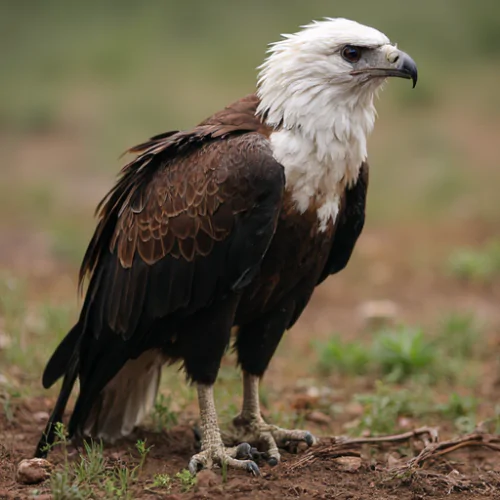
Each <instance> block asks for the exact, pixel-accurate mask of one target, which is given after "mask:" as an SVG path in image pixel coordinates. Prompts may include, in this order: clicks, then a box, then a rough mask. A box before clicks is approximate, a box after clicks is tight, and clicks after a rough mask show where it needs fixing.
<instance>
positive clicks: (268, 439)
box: [231, 415, 318, 466]
mask: <svg viewBox="0 0 500 500" xmlns="http://www.w3.org/2000/svg"><path fill="white" fill-rule="evenodd" d="M233 426H234V431H233V433H231V438H232V439H234V440H235V441H236V442H242V441H243V442H250V443H254V444H256V445H257V444H262V445H264V446H265V448H266V451H265V452H264V453H260V455H261V456H263V458H266V459H267V462H268V464H269V465H273V466H274V465H277V464H278V463H279V462H280V460H281V455H280V452H279V450H278V446H279V447H285V446H287V445H288V444H289V443H292V442H295V443H297V442H304V443H306V444H307V446H313V445H314V444H316V443H317V442H318V440H317V439H316V438H315V437H314V436H313V435H312V434H311V433H310V432H309V431H304V430H297V429H293V430H288V429H282V428H281V427H278V426H277V425H271V424H268V423H267V422H265V421H264V419H263V418H262V417H261V416H260V415H258V416H250V417H247V416H243V415H239V416H237V417H236V418H235V419H234V420H233ZM254 450H255V449H254V448H252V449H251V451H250V452H251V453H252V456H253V458H257V456H258V455H259V453H255V451H254Z"/></svg>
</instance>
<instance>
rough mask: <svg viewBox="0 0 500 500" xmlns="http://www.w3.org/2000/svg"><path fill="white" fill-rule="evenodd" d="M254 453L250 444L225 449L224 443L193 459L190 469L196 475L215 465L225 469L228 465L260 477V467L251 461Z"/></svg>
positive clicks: (190, 462)
mask: <svg viewBox="0 0 500 500" xmlns="http://www.w3.org/2000/svg"><path fill="white" fill-rule="evenodd" d="M252 451H253V450H252V448H251V446H250V445H249V444H248V443H242V444H240V445H238V446H234V447H232V448H225V447H224V445H223V444H222V442H220V443H216V444H212V445H209V446H208V447H207V448H206V449H205V450H203V451H201V452H200V453H197V454H196V455H193V457H191V460H190V461H189V465H188V469H189V472H191V474H193V475H194V474H196V473H197V472H198V471H200V470H201V469H212V468H213V467H214V466H215V465H218V466H219V467H223V466H224V464H226V466H227V467H231V468H233V469H240V470H246V471H247V472H250V473H251V474H252V475H253V476H259V475H260V470H259V467H258V466H257V464H256V463H255V462H254V461H253V460H251V458H252Z"/></svg>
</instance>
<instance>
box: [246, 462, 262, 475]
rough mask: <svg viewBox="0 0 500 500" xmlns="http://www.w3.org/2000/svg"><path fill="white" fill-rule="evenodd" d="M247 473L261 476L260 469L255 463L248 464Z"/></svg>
mask: <svg viewBox="0 0 500 500" xmlns="http://www.w3.org/2000/svg"><path fill="white" fill-rule="evenodd" d="M247 471H248V472H250V474H252V476H255V477H258V476H260V469H259V467H258V465H257V464H256V463H255V462H248V464H247Z"/></svg>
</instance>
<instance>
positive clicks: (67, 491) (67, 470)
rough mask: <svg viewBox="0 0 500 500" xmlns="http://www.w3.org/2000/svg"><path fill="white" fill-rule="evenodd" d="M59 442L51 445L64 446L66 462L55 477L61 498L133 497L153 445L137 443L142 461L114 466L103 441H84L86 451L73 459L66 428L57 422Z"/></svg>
mask: <svg viewBox="0 0 500 500" xmlns="http://www.w3.org/2000/svg"><path fill="white" fill-rule="evenodd" d="M55 436H56V439H55V442H54V444H52V445H51V446H50V448H52V447H54V446H56V445H60V446H62V450H63V463H62V464H61V466H59V467H58V468H57V470H56V471H55V472H54V473H53V474H52V477H51V483H50V485H51V493H52V496H53V498H54V499H57V500H63V499H64V500H65V499H70V500H82V499H83V500H87V499H91V498H97V497H101V496H102V494H104V495H105V496H106V498H123V499H127V500H128V499H131V498H132V492H131V487H132V485H133V484H134V483H135V482H136V481H137V479H138V477H139V474H140V472H141V471H142V469H143V467H144V463H145V461H146V457H147V455H148V453H149V451H150V450H151V446H150V447H147V446H146V441H142V440H139V441H137V442H136V445H135V447H136V450H137V451H138V452H139V463H138V464H137V465H135V466H133V467H127V466H126V465H124V464H119V465H115V466H110V464H109V462H108V460H107V459H106V457H105V456H104V453H103V445H102V442H99V443H97V442H95V441H89V442H84V450H83V452H82V453H80V454H79V457H78V459H77V460H75V461H71V462H70V460H69V455H68V451H67V445H68V441H67V436H66V429H65V428H64V425H63V424H60V423H58V424H56V427H55Z"/></svg>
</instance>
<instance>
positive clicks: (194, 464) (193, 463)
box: [188, 458, 203, 476]
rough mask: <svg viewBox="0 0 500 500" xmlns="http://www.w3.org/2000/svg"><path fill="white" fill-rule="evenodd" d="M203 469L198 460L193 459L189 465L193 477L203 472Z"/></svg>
mask: <svg viewBox="0 0 500 500" xmlns="http://www.w3.org/2000/svg"><path fill="white" fill-rule="evenodd" d="M201 469H203V464H202V463H201V462H199V461H198V460H196V458H192V459H191V460H190V461H189V464H188V470H189V472H190V473H191V474H192V475H193V476H196V474H197V473H198V472H199V471H200V470H201Z"/></svg>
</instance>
